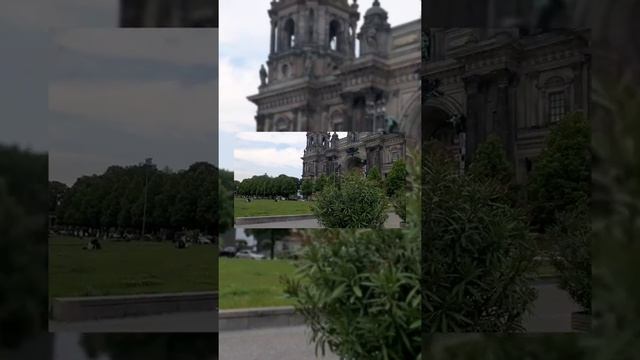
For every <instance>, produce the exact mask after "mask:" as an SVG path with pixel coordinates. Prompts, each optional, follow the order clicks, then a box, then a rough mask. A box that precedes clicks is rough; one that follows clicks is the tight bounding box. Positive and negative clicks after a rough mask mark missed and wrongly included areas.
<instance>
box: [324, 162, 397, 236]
mask: <svg viewBox="0 0 640 360" xmlns="http://www.w3.org/2000/svg"><path fill="white" fill-rule="evenodd" d="M388 205H389V203H388V200H387V197H386V196H385V194H384V192H383V191H382V189H381V188H380V187H379V186H377V185H375V184H374V183H372V182H371V181H369V180H367V179H365V178H363V177H362V176H360V175H357V174H350V175H347V176H345V177H344V178H343V179H342V181H341V183H340V187H336V186H335V185H334V184H331V183H329V184H328V185H327V186H325V187H324V189H323V190H322V191H320V192H319V193H317V194H316V203H315V204H314V205H313V207H312V208H313V213H314V214H315V215H316V217H317V218H318V220H319V221H320V223H321V224H322V225H324V226H326V227H328V228H377V229H379V228H382V226H383V225H384V222H385V220H386V219H387V207H388Z"/></svg>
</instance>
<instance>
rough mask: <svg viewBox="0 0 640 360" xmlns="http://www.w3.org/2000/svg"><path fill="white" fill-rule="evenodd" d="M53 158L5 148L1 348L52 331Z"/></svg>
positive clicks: (1, 153)
mask: <svg viewBox="0 0 640 360" xmlns="http://www.w3.org/2000/svg"><path fill="white" fill-rule="evenodd" d="M47 198H48V196H47V156H46V154H35V153H31V152H28V151H23V150H20V149H18V148H15V147H4V146H0V348H5V347H9V348H12V347H17V346H19V345H20V344H21V342H22V341H23V340H24V339H25V338H26V337H29V336H32V335H34V334H36V333H40V332H43V331H46V324H47V283H46V274H47V269H46V261H45V259H46V256H47V247H46V238H47V235H46V234H47V215H46V211H47V207H48V199H47Z"/></svg>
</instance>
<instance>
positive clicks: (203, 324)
mask: <svg viewBox="0 0 640 360" xmlns="http://www.w3.org/2000/svg"><path fill="white" fill-rule="evenodd" d="M49 331H50V332H218V312H217V311H209V312H192V313H175V314H163V315H152V316H139V317H129V318H122V319H105V320H95V321H78V322H57V321H49Z"/></svg>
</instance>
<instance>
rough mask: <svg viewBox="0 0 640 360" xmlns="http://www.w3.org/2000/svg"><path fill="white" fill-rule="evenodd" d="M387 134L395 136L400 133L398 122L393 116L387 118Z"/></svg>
mask: <svg viewBox="0 0 640 360" xmlns="http://www.w3.org/2000/svg"><path fill="white" fill-rule="evenodd" d="M385 120H386V129H385V134H395V133H397V132H398V122H397V121H396V119H394V118H393V117H391V116H387V118H386V119H385Z"/></svg>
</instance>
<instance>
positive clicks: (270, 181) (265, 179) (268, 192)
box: [238, 174, 298, 197]
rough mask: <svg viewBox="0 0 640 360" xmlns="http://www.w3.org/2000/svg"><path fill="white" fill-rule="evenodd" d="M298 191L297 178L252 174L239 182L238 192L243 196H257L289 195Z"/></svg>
mask: <svg viewBox="0 0 640 360" xmlns="http://www.w3.org/2000/svg"><path fill="white" fill-rule="evenodd" d="M297 191H298V179H297V178H294V177H291V176H286V175H279V176H278V177H271V176H268V175H266V174H265V175H261V176H253V177H251V178H249V179H244V180H242V182H240V186H239V188H238V194H239V195H244V196H257V197H274V196H282V197H289V196H292V195H295V194H296V192H297Z"/></svg>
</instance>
